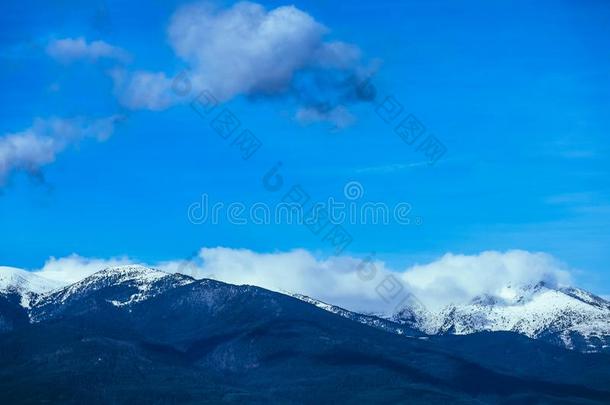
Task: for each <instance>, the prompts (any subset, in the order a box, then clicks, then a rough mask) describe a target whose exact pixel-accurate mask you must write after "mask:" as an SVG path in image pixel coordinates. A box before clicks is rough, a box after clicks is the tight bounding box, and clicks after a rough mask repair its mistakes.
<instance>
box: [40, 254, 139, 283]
mask: <svg viewBox="0 0 610 405" xmlns="http://www.w3.org/2000/svg"><path fill="white" fill-rule="evenodd" d="M126 264H131V260H129V259H128V258H114V259H107V260H106V259H91V258H85V257H81V256H78V255H71V256H68V257H63V258H60V259H56V258H54V257H52V258H50V259H49V260H47V262H46V263H45V264H44V266H43V267H42V268H41V269H38V270H36V271H35V272H34V273H35V274H36V275H38V276H41V277H44V278H46V279H49V280H53V281H57V282H59V283H61V284H62V285H68V284H72V283H75V282H77V281H80V280H82V279H83V278H85V277H87V276H90V275H91V274H93V273H95V272H97V271H100V270H102V269H105V268H106V267H115V266H123V265H126Z"/></svg>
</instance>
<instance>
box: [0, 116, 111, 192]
mask: <svg viewBox="0 0 610 405" xmlns="http://www.w3.org/2000/svg"><path fill="white" fill-rule="evenodd" d="M120 118H121V117H119V116H117V115H113V116H110V117H106V118H102V119H97V120H90V119H83V118H73V119H61V118H50V119H40V118H38V119H36V120H35V121H34V124H33V125H32V126H31V127H30V128H27V129H25V130H24V131H21V132H17V133H9V134H5V135H3V136H1V137H0V186H1V185H3V184H4V183H5V181H6V180H7V178H8V176H9V175H10V174H11V173H12V172H13V171H26V172H29V173H36V172H37V171H38V170H39V169H40V168H41V167H42V166H44V165H47V164H49V163H51V162H53V161H54V160H55V158H56V156H57V154H59V153H60V152H61V151H63V150H64V149H65V148H66V147H68V146H69V145H70V144H73V143H75V142H78V141H79V140H81V139H83V138H95V139H97V140H98V141H104V140H106V139H107V138H108V137H109V136H110V135H112V133H113V131H114V125H115V123H116V121H117V120H119V119H120Z"/></svg>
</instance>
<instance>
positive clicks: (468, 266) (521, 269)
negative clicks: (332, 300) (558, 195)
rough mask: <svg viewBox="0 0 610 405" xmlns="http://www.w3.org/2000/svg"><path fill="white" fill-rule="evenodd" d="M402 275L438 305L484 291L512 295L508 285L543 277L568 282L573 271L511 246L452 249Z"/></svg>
mask: <svg viewBox="0 0 610 405" xmlns="http://www.w3.org/2000/svg"><path fill="white" fill-rule="evenodd" d="M401 279H402V280H403V281H404V282H405V283H406V284H407V285H408V286H409V287H410V289H411V291H412V292H413V293H414V294H415V295H416V296H417V297H419V298H420V299H421V300H422V301H423V302H424V304H426V305H427V306H430V307H439V306H443V305H447V304H450V303H465V302H468V301H470V300H471V299H472V298H474V297H476V296H478V295H482V294H489V295H492V296H495V297H501V298H511V297H510V296H509V295H508V294H509V290H508V289H507V288H506V287H508V286H511V287H513V288H512V289H511V290H512V291H514V287H519V286H524V285H532V284H536V283H538V282H540V281H544V282H545V283H548V284H550V285H553V286H558V285H566V284H568V283H569V282H570V273H569V271H568V270H567V268H566V267H565V265H563V264H562V263H560V262H559V261H557V260H556V259H554V258H553V257H552V256H550V255H548V254H545V253H531V252H527V251H522V250H511V251H508V252H496V251H487V252H482V253H480V254H478V255H470V256H469V255H455V254H450V253H449V254H446V255H444V256H443V257H441V258H440V259H439V260H436V261H434V262H432V263H429V264H425V265H417V266H413V267H411V268H409V269H407V270H406V271H404V272H403V273H402V274H401Z"/></svg>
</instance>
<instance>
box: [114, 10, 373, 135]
mask: <svg viewBox="0 0 610 405" xmlns="http://www.w3.org/2000/svg"><path fill="white" fill-rule="evenodd" d="M328 31H329V30H328V29H327V28H326V27H325V26H324V25H322V24H321V23H319V22H317V21H316V20H315V19H314V18H313V17H311V16H310V15H309V14H307V13H305V12H303V11H301V10H299V9H298V8H296V7H294V6H283V7H278V8H275V9H272V10H266V9H265V8H264V7H263V6H261V5H260V4H256V3H250V2H239V3H236V4H234V5H233V6H232V7H229V8H226V9H219V8H216V7H215V6H213V5H211V4H209V3H206V2H198V3H194V4H188V5H185V6H182V7H180V8H179V9H178V10H176V12H175V13H174V14H173V16H172V17H171V20H170V23H169V27H168V39H169V43H170V45H171V46H172V48H173V50H174V52H175V54H176V55H177V56H178V57H179V58H180V59H182V60H183V61H184V62H185V63H186V64H187V66H188V72H189V73H188V77H189V81H190V83H189V87H192V89H193V90H195V91H197V92H199V91H202V90H204V89H205V90H207V91H209V92H211V93H212V94H213V95H214V97H215V98H216V99H217V100H218V101H220V102H224V101H228V100H230V99H232V98H233V97H236V96H239V95H245V96H256V97H267V96H271V97H275V96H278V95H281V96H284V97H290V98H291V99H294V100H296V102H297V103H298V104H299V105H300V106H301V107H302V110H301V111H300V112H299V113H298V114H297V118H299V121H300V122H303V123H311V122H318V121H330V122H332V123H334V124H335V125H336V127H337V128H342V127H344V126H347V125H348V124H350V123H351V122H352V121H353V116H352V115H351V114H350V113H349V112H348V111H347V108H346V105H347V104H349V103H353V102H356V101H360V100H364V99H365V98H366V97H364V96H363V95H361V94H360V92H358V91H357V90H356V88H355V87H356V86H357V83H356V81H355V80H354V78H355V77H359V76H360V75H362V74H363V73H364V72H365V71H366V70H367V69H364V68H362V67H361V66H359V64H360V59H361V52H360V50H359V49H358V48H357V47H356V46H354V45H351V44H348V43H344V42H340V41H325V36H326V35H327V33H328ZM330 72H332V74H331V73H330ZM298 74H304V75H309V76H312V77H313V78H314V79H312V80H309V81H306V82H307V83H310V82H315V83H316V84H317V85H318V86H320V87H322V88H312V87H315V86H311V85H309V84H307V85H306V87H308V90H307V91H306V92H305V91H303V88H299V87H302V86H299V85H297V84H295V80H296V79H295V77H296V76H297V75H298ZM113 78H114V80H115V93H116V95H117V97H118V99H119V101H120V102H121V103H122V104H123V105H125V106H127V107H129V108H134V109H137V108H144V109H152V110H160V109H165V108H167V107H170V106H171V105H173V104H175V103H178V102H179V101H180V98H179V97H176V95H175V94H172V92H171V83H170V81H171V79H170V77H169V76H168V75H166V74H164V73H153V72H135V73H126V72H123V73H122V74H114V75H113ZM304 93H307V94H304ZM320 106H322V107H320Z"/></svg>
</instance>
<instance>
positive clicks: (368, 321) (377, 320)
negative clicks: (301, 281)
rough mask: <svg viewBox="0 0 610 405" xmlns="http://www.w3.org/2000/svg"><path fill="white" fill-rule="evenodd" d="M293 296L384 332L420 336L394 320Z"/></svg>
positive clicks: (300, 296) (415, 331) (297, 295)
mask: <svg viewBox="0 0 610 405" xmlns="http://www.w3.org/2000/svg"><path fill="white" fill-rule="evenodd" d="M289 295H291V296H293V297H294V298H297V299H299V300H301V301H304V302H307V303H308V304H312V305H315V306H316V307H318V308H321V309H323V310H325V311H328V312H332V313H333V314H336V315H339V316H342V317H344V318H347V319H351V320H352V321H356V322H359V323H363V324H365V325H369V326H372V327H374V328H377V329H381V330H385V331H386V332H392V333H396V334H398V335H405V336H410V337H420V336H422V333H421V332H419V331H417V330H414V329H412V328H410V327H409V326H406V325H404V324H400V323H397V322H394V321H392V320H389V319H384V318H381V317H379V316H376V315H368V314H360V313H357V312H352V311H348V310H347V309H344V308H341V307H338V306H335V305H331V304H327V303H326V302H323V301H320V300H317V299H314V298H311V297H308V296H306V295H302V294H289Z"/></svg>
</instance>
